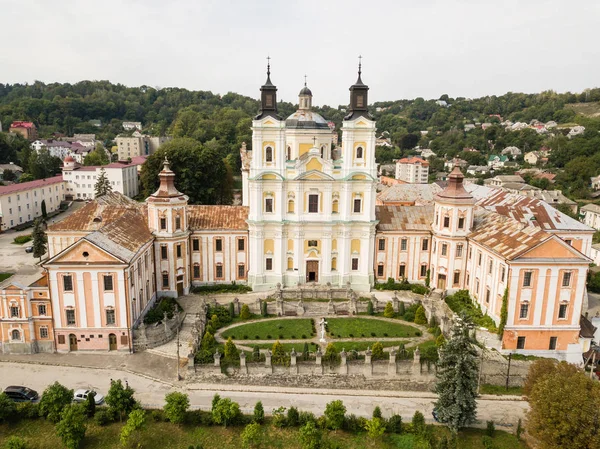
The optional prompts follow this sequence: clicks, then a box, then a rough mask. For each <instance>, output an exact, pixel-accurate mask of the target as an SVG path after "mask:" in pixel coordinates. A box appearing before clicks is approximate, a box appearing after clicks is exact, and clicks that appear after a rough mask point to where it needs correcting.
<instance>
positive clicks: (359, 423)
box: [344, 414, 366, 433]
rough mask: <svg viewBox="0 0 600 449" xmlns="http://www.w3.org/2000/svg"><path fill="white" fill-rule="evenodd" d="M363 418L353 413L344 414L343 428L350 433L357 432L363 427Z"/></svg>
mask: <svg viewBox="0 0 600 449" xmlns="http://www.w3.org/2000/svg"><path fill="white" fill-rule="evenodd" d="M365 422H366V420H365V418H363V417H360V418H359V417H358V416H356V415H355V414H351V415H348V416H346V418H345V419H344V430H346V431H347V432H350V433H358V432H360V431H361V430H363V429H364V428H365Z"/></svg>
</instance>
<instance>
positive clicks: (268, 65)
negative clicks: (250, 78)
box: [267, 56, 271, 76]
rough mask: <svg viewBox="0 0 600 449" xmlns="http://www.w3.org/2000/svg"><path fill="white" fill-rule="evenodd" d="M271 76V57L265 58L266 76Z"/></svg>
mask: <svg viewBox="0 0 600 449" xmlns="http://www.w3.org/2000/svg"><path fill="white" fill-rule="evenodd" d="M268 75H271V57H270V56H267V76H268Z"/></svg>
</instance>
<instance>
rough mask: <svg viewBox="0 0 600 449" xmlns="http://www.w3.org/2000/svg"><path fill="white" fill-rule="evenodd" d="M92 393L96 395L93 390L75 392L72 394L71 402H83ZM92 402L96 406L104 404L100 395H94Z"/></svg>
mask: <svg viewBox="0 0 600 449" xmlns="http://www.w3.org/2000/svg"><path fill="white" fill-rule="evenodd" d="M92 392H93V393H96V392H95V391H94V390H77V391H76V392H75V393H74V394H73V401H75V402H85V401H86V400H87V397H88V394H90V393H92ZM94 402H95V403H96V405H100V404H102V403H103V402H104V396H102V395H101V394H100V393H96V396H94Z"/></svg>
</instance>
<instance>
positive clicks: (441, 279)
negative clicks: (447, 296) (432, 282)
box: [437, 274, 446, 290]
mask: <svg viewBox="0 0 600 449" xmlns="http://www.w3.org/2000/svg"><path fill="white" fill-rule="evenodd" d="M437 287H438V288H439V289H440V290H446V275H445V274H438V285H437Z"/></svg>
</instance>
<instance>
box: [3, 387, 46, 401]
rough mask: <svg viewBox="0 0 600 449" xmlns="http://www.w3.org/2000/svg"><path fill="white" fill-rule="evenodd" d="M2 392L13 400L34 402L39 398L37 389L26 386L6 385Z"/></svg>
mask: <svg viewBox="0 0 600 449" xmlns="http://www.w3.org/2000/svg"><path fill="white" fill-rule="evenodd" d="M4 393H5V394H6V396H8V397H9V398H11V399H12V400H13V401H15V402H35V401H37V400H38V399H39V395H38V393H37V391H35V390H32V389H31V388H27V387H19V386H11V387H6V389H5V390H4Z"/></svg>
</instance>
